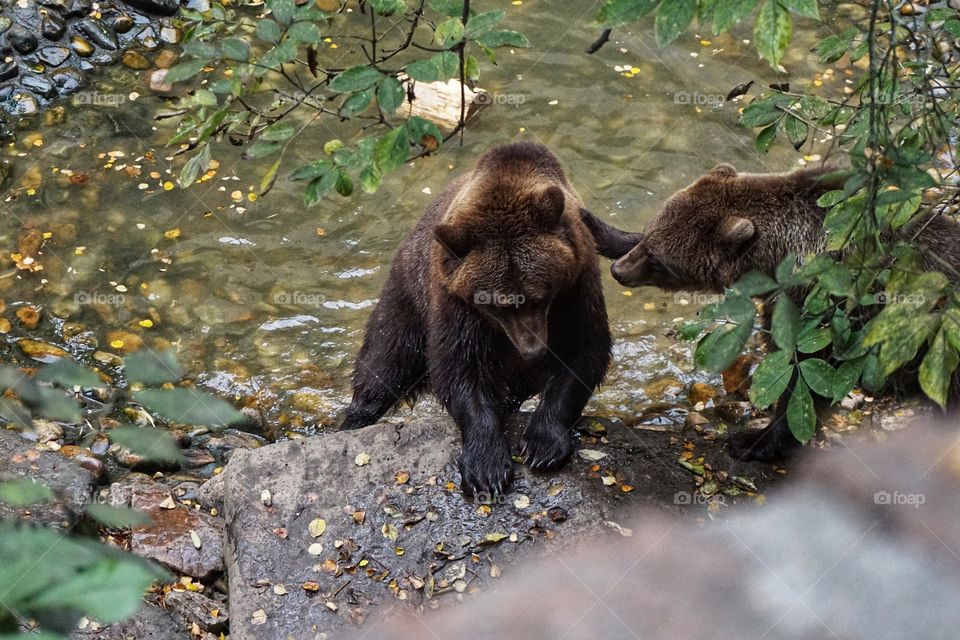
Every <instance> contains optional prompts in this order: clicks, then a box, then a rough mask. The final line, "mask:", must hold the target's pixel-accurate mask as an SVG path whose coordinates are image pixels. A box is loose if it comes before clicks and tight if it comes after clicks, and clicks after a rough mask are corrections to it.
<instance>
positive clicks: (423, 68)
mask: <svg viewBox="0 0 960 640" xmlns="http://www.w3.org/2000/svg"><path fill="white" fill-rule="evenodd" d="M459 68H460V61H459V58H457V54H455V53H453V52H452V51H444V52H442V53H438V54H437V55H435V56H433V57H431V58H428V59H426V60H417V61H415V62H411V63H410V64H408V65H407V66H406V72H407V75H408V76H410V77H411V78H413V79H414V80H416V81H418V82H437V81H438V80H447V79H449V78H452V77H453V76H454V75H455V74H456V73H457V71H458V70H459Z"/></svg>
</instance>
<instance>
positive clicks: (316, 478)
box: [224, 419, 694, 640]
mask: <svg viewBox="0 0 960 640" xmlns="http://www.w3.org/2000/svg"><path fill="white" fill-rule="evenodd" d="M590 425H591V427H592V432H593V434H594V436H593V437H589V436H588V437H587V438H585V442H584V443H583V444H582V446H583V447H584V448H586V449H587V451H586V452H581V453H583V455H576V456H575V457H574V459H573V460H572V461H571V463H570V464H569V465H568V466H567V467H566V468H565V469H563V470H562V471H560V472H557V473H552V474H542V475H541V474H537V475H534V474H531V473H530V472H529V471H528V470H527V469H526V468H525V467H522V466H521V465H517V466H516V469H517V478H516V480H515V482H514V485H513V491H512V493H510V494H509V495H507V496H504V497H503V499H502V500H500V501H499V502H498V503H497V504H494V505H489V506H484V505H480V504H478V503H476V502H473V501H469V500H467V499H465V498H464V497H463V495H462V493H461V492H460V489H459V486H458V483H459V474H458V472H457V470H456V464H455V461H456V456H457V454H458V452H459V448H460V438H459V433H458V431H457V429H456V427H455V425H454V424H453V423H452V422H451V421H450V420H448V419H419V420H415V421H410V422H406V423H398V424H389V423H381V424H378V425H373V426H371V427H368V428H366V429H362V430H359V431H351V432H342V433H334V434H331V435H327V436H324V437H319V438H311V439H307V440H294V441H289V442H283V443H278V444H274V445H270V446H267V447H263V448H261V449H258V450H253V451H238V452H237V453H236V454H235V455H234V457H233V458H232V459H231V460H230V464H229V465H227V470H226V472H225V473H226V476H225V479H224V486H225V497H224V500H225V516H226V520H227V559H226V560H227V571H228V576H229V583H230V606H231V625H230V631H231V637H232V638H234V639H236V640H246V639H248V638H288V637H289V638H298V639H299V638H325V637H330V638H333V637H340V636H342V635H343V634H345V633H347V632H348V631H349V629H350V628H356V626H357V625H370V624H372V623H373V621H376V620H379V619H381V618H382V616H384V615H387V614H388V613H389V612H390V611H391V610H392V609H393V608H394V607H396V606H398V605H400V607H401V610H406V609H417V608H423V607H425V608H433V607H436V606H439V605H440V603H442V602H444V601H446V600H445V599H449V600H451V601H452V600H453V598H450V596H447V595H444V594H451V595H452V596H454V597H458V596H459V594H460V593H463V592H466V593H474V592H480V591H485V590H488V589H489V588H490V587H491V585H492V584H495V583H496V580H495V578H497V577H498V576H499V575H500V574H501V572H502V573H503V574H504V575H506V574H507V573H509V572H510V571H511V570H512V566H511V565H512V563H513V562H514V561H515V560H518V559H520V558H521V557H525V558H529V557H531V556H537V555H538V554H540V553H543V552H544V551H547V550H550V551H552V550H553V548H555V547H557V546H565V545H566V544H567V543H570V542H572V541H574V540H577V539H584V538H585V537H587V536H593V537H599V536H601V535H611V536H615V537H619V536H618V532H619V533H621V534H623V533H627V532H626V531H625V530H623V529H621V528H620V524H619V523H620V522H624V520H622V518H626V517H627V516H626V514H625V511H626V510H628V509H631V508H633V507H636V506H638V505H644V504H646V505H657V507H656V508H657V509H658V510H664V509H667V510H669V509H671V508H677V507H671V506H670V505H674V504H677V502H678V501H677V500H675V499H674V496H675V495H677V494H678V493H681V495H683V494H684V493H685V492H689V491H691V490H692V488H693V480H694V477H693V476H692V475H691V474H690V472H689V471H688V470H687V469H685V468H683V467H682V466H680V465H678V464H677V459H678V456H679V455H680V454H681V452H682V449H683V441H682V438H680V437H679V436H678V435H677V434H674V433H670V432H654V431H644V430H637V429H630V428H627V427H624V426H622V425H620V424H618V423H610V422H606V421H591V422H590ZM515 429H516V427H515ZM513 437H514V442H515V441H516V439H515V438H516V434H515V433H514V435H513ZM604 478H606V481H604ZM679 502H680V503H683V501H682V500H681V501H679ZM664 505H666V506H664ZM317 519H322V520H323V521H324V522H323V524H322V526H321V524H320V523H318V522H316V520H317ZM311 523H313V525H312V526H311ZM311 529H312V532H311ZM321 530H322V533H320V531H321ZM317 534H319V535H317ZM311 545H313V546H311ZM345 627H347V628H345Z"/></svg>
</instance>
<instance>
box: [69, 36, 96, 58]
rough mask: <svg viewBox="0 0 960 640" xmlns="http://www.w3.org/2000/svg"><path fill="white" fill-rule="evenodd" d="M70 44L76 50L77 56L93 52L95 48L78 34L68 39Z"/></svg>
mask: <svg viewBox="0 0 960 640" xmlns="http://www.w3.org/2000/svg"><path fill="white" fill-rule="evenodd" d="M70 46H71V47H72V48H73V50H74V51H76V52H77V55H78V56H83V57H84V58H86V57H88V56H90V55H92V54H93V52H94V51H96V49H94V48H93V45H92V44H90V41H88V40H87V39H86V38H81V37H80V36H73V37H72V38H71V39H70Z"/></svg>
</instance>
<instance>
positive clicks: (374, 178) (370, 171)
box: [360, 164, 383, 193]
mask: <svg viewBox="0 0 960 640" xmlns="http://www.w3.org/2000/svg"><path fill="white" fill-rule="evenodd" d="M382 178H383V173H382V172H381V171H380V168H379V167H377V165H376V164H371V165H369V166H367V167H365V168H364V169H363V171H361V172H360V188H361V189H362V190H363V192H364V193H376V191H377V189H379V188H380V181H381V179H382Z"/></svg>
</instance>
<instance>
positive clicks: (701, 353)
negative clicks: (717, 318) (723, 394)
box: [694, 322, 753, 373]
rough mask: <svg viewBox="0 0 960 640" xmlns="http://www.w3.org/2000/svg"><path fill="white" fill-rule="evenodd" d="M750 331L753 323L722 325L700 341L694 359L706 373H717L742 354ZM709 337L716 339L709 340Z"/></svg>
mask: <svg viewBox="0 0 960 640" xmlns="http://www.w3.org/2000/svg"><path fill="white" fill-rule="evenodd" d="M752 330H753V323H747V322H744V323H739V324H733V325H729V324H728V325H723V326H721V327H720V328H718V329H716V330H714V331H713V332H712V333H710V334H708V335H707V337H706V338H704V339H703V340H701V341H700V344H699V345H698V346H697V350H696V352H695V354H694V359H695V360H696V362H697V364H698V365H700V366H701V367H703V368H704V369H706V370H707V371H711V372H714V373H719V372H720V371H723V370H724V369H726V368H727V367H729V366H730V365H731V364H732V363H733V361H734V360H736V359H737V356H739V355H740V354H741V353H743V345H744V344H746V342H747V338H749V337H750V332H751V331H752ZM711 336H716V337H715V338H713V339H712V340H711V339H710V338H711Z"/></svg>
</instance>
